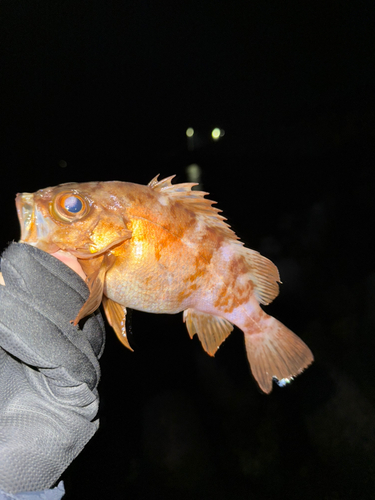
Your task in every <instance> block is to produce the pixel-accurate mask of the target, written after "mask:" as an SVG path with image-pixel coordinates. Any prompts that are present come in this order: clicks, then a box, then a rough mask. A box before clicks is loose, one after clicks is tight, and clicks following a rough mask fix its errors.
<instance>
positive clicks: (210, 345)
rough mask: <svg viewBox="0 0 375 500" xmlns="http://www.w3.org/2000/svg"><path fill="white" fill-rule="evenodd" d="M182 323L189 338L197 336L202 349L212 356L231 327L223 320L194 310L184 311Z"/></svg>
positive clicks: (230, 330) (228, 333) (230, 324)
mask: <svg viewBox="0 0 375 500" xmlns="http://www.w3.org/2000/svg"><path fill="white" fill-rule="evenodd" d="M183 320H184V323H186V328H187V330H188V332H189V335H190V337H191V338H193V336H194V335H195V334H197V335H198V338H199V340H200V341H201V343H202V346H203V349H204V350H205V351H206V352H207V353H208V354H209V355H210V356H214V355H215V353H216V351H217V350H218V348H219V347H220V344H221V343H222V342H223V341H224V340H225V339H226V338H227V337H228V335H230V333H231V332H232V330H233V325H232V323H230V322H229V321H227V320H226V319H224V318H220V317H219V316H214V315H212V314H207V313H203V312H200V311H197V310H195V309H186V311H184V314H183Z"/></svg>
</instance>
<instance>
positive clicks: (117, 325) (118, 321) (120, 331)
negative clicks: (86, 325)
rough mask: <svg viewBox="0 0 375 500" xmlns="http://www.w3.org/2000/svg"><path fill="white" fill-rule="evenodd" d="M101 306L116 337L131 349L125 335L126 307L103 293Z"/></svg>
mask: <svg viewBox="0 0 375 500" xmlns="http://www.w3.org/2000/svg"><path fill="white" fill-rule="evenodd" d="M103 307H104V312H105V315H106V316H107V320H108V323H109V324H110V325H111V327H112V328H113V329H114V331H115V333H116V335H117V338H118V339H119V341H120V342H121V343H122V344H124V346H125V347H127V348H128V349H130V350H131V351H132V350H133V349H132V348H131V347H130V344H129V342H128V337H127V335H126V307H125V306H122V305H121V304H118V303H117V302H114V301H113V300H111V299H109V298H108V297H106V296H105V295H103Z"/></svg>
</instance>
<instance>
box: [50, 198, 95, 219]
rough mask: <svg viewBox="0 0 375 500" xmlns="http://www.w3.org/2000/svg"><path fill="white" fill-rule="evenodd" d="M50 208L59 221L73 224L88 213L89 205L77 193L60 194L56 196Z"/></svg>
mask: <svg viewBox="0 0 375 500" xmlns="http://www.w3.org/2000/svg"><path fill="white" fill-rule="evenodd" d="M51 208H52V212H53V214H54V215H55V216H57V217H58V218H59V219H62V220H63V221H66V222H74V221H76V220H79V219H82V217H84V216H85V215H86V214H87V213H88V211H89V208H90V204H89V203H88V201H87V200H86V199H85V198H84V197H83V196H81V195H79V194H77V193H72V192H62V193H58V194H57V196H56V197H55V199H54V200H53V202H52V207H51Z"/></svg>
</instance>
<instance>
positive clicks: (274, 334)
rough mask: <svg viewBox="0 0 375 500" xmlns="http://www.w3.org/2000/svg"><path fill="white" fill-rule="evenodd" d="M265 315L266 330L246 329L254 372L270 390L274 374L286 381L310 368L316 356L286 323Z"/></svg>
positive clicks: (264, 388)
mask: <svg viewBox="0 0 375 500" xmlns="http://www.w3.org/2000/svg"><path fill="white" fill-rule="evenodd" d="M265 316H266V319H264V320H263V321H262V323H261V326H262V333H251V334H248V333H246V332H245V344H246V352H247V357H248V360H249V363H250V368H251V372H252V374H253V376H254V378H255V380H256V381H257V382H258V384H259V387H260V388H261V389H262V391H263V392H266V393H267V394H269V393H270V392H271V391H272V380H273V379H274V378H275V379H277V380H278V383H279V385H285V383H287V382H289V381H290V380H292V379H293V377H296V376H297V375H299V374H300V373H301V372H302V371H303V370H304V369H305V368H307V367H308V366H309V365H310V364H311V363H312V362H313V361H314V356H313V355H312V352H311V351H310V349H309V348H308V347H307V345H306V344H305V343H304V342H303V341H302V340H301V339H300V338H299V337H297V335H295V334H294V333H293V332H292V331H290V330H289V329H288V328H287V327H286V326H284V325H283V324H282V323H280V322H279V321H277V319H275V318H273V317H272V316H267V315H265ZM263 327H264V328H263Z"/></svg>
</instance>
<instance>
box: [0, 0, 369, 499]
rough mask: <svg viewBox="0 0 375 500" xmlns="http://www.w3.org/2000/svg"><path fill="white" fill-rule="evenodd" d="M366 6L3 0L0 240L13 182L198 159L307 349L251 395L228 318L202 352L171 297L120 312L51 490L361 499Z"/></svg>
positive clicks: (142, 174)
mask: <svg viewBox="0 0 375 500" xmlns="http://www.w3.org/2000/svg"><path fill="white" fill-rule="evenodd" d="M374 18H375V7H374V4H373V2H370V1H367V2H366V1H359V0H357V1H356V2H353V1H343V2H334V1H314V2H313V1H307V2H299V1H294V2H290V1H283V2H281V1H279V0H271V1H267V2H263V1H250V0H246V1H241V0H231V1H226V2H224V1H221V0H216V1H209V0H200V1H195V0H193V1H181V2H176V1H175V2H172V1H170V2H168V1H163V0H159V1H154V2H152V1H151V0H139V1H129V0H123V1H114V0H81V1H77V0H74V1H73V0H67V1H62V0H61V1H53V0H39V1H37V0H19V1H15V0H11V1H10V0H8V1H6V0H5V1H4V0H3V1H1V2H0V64H1V80H0V173H1V183H2V189H1V197H0V200H1V214H2V217H1V220H2V222H1V248H4V247H5V246H6V245H7V243H8V242H9V241H11V240H13V239H15V240H17V239H18V238H19V228H18V222H17V218H16V212H15V207H14V197H15V194H16V193H17V192H23V191H29V192H33V191H35V190H37V189H40V188H42V187H46V186H49V185H56V184H59V183H62V182H68V181H88V180H114V179H119V180H124V181H132V182H138V183H142V184H144V183H147V182H148V181H149V180H150V179H151V178H152V177H154V176H155V175H156V174H157V173H159V172H160V173H161V176H162V177H165V176H168V175H171V174H177V180H178V181H186V180H187V173H186V167H187V166H188V165H189V164H191V163H197V164H198V165H199V166H200V168H201V170H202V178H201V181H202V187H203V189H204V190H206V191H209V192H210V197H211V198H212V199H214V200H217V201H218V202H219V207H220V208H222V209H223V210H224V215H225V216H226V217H227V218H228V221H229V223H230V224H231V226H232V228H233V229H234V230H235V231H236V232H237V233H238V234H239V236H240V237H241V238H242V239H243V241H245V243H246V244H247V245H248V246H250V247H251V248H254V249H257V250H259V251H261V252H262V253H263V254H264V255H266V256H267V257H269V258H271V259H272V260H274V262H275V263H276V264H277V265H278V267H279V269H280V272H281V277H282V281H283V285H282V290H281V295H280V297H279V298H278V299H277V300H276V301H275V303H274V304H272V305H271V306H269V307H268V308H267V312H269V313H270V314H272V315H274V316H276V317H277V318H279V319H280V320H281V321H283V322H284V323H285V324H286V325H288V326H289V327H290V328H291V329H293V330H294V331H295V332H296V333H298V335H299V336H301V338H303V339H304V340H305V341H306V343H307V344H308V345H309V346H310V348H311V349H312V351H313V352H314V355H315V358H316V361H315V363H314V365H313V366H312V367H310V368H309V369H308V370H307V371H306V372H305V373H304V374H303V375H301V376H300V377H298V378H297V380H295V381H294V382H293V383H292V384H291V385H290V386H288V387H287V388H285V389H281V388H279V387H277V386H275V387H274V390H273V392H272V394H271V395H269V396H265V395H263V394H261V393H260V392H259V391H258V389H257V386H256V384H255V382H254V381H253V380H252V377H251V375H250V371H249V368H248V364H247V360H246V354H245V349H244V345H243V336H242V333H241V332H240V331H239V330H238V329H235V331H234V332H233V334H232V335H231V336H230V337H229V338H228V340H227V341H226V342H225V343H224V344H223V346H222V347H221V349H220V351H219V352H218V354H217V355H216V357H215V358H210V357H208V356H207V355H206V354H205V353H204V352H203V350H202V348H201V346H200V345H199V341H198V340H197V339H196V338H195V339H194V340H193V341H191V340H190V339H189V337H188V334H187V332H186V330H185V326H184V325H183V323H182V317H181V315H177V316H158V315H147V314H143V313H139V312H136V311H135V312H134V313H133V318H132V329H133V334H132V335H131V342H132V345H133V346H134V348H135V352H134V353H131V352H130V351H127V350H126V349H125V348H124V347H122V346H121V345H120V343H119V342H118V341H117V339H116V338H115V336H114V335H113V333H112V332H111V331H110V329H108V339H107V348H106V351H105V353H104V356H103V358H102V371H103V373H102V382H101V385H100V393H101V409H100V419H101V427H100V430H99V432H98V433H97V435H96V436H95V437H94V438H93V439H92V441H91V442H90V443H89V445H88V446H87V447H86V448H85V450H84V451H83V452H82V454H81V455H80V456H79V457H78V459H76V461H75V462H74V463H73V464H72V465H71V467H70V468H69V469H68V470H67V472H66V473H65V474H64V480H65V485H66V490H67V494H66V499H67V500H72V499H82V498H92V499H96V498H98V499H99V498H100V499H101V498H124V499H125V498H129V499H153V498H157V497H158V498H164V499H211V498H212V499H215V500H222V499H223V500H224V499H241V500H242V499H267V498H275V499H279V498H280V499H282V498H286V499H292V500H293V499H301V498H305V499H315V498H322V499H327V500H337V499H351V498H353V499H354V498H356V499H359V498H360V499H367V498H369V499H370V498H374V497H375V468H374V467H375V393H374V347H375V341H374V330H375V311H374V300H375V269H374V245H373V243H372V239H373V235H372V233H373V225H374V222H373V221H374V215H375V213H374V212H375V211H374V201H373V198H374V180H375V179H374V177H375V176H374V158H375V148H374V140H375V121H374V118H375V117H374V103H375V90H374V88H375V87H374V84H375V72H374V56H375V50H374V49H375V45H374V43H375V38H374V21H375V19H374ZM187 127H194V129H195V131H196V134H195V136H194V137H195V139H194V149H191V148H190V149H188V147H187V146H188V145H187V138H186V135H185V130H186V128H187ZM213 127H221V128H222V129H224V130H225V135H224V136H223V137H222V138H221V139H220V140H219V141H217V142H214V141H213V140H212V139H211V137H210V133H211V130H212V128H213Z"/></svg>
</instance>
